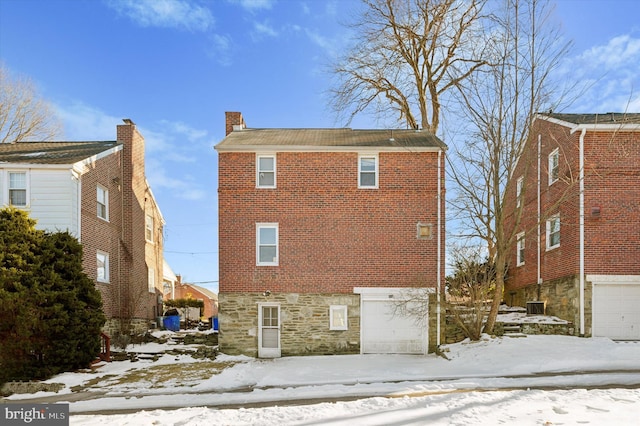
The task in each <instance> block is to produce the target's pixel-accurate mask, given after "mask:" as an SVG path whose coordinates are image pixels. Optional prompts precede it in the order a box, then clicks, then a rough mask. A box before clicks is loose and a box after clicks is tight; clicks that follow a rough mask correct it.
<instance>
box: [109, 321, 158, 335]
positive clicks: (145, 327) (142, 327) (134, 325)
mask: <svg viewBox="0 0 640 426" xmlns="http://www.w3.org/2000/svg"><path fill="white" fill-rule="evenodd" d="M123 321H124V320H121V319H119V318H111V319H108V320H107V322H106V323H105V324H104V326H103V327H102V332H103V333H105V334H106V335H107V336H110V337H113V336H117V335H118V334H120V332H121V330H122V327H123V324H122V323H123ZM126 322H128V323H129V324H128V326H125V327H126V328H128V329H129V334H130V335H138V334H144V333H146V332H147V331H149V328H150V325H151V321H149V320H147V319H144V318H134V319H132V320H126Z"/></svg>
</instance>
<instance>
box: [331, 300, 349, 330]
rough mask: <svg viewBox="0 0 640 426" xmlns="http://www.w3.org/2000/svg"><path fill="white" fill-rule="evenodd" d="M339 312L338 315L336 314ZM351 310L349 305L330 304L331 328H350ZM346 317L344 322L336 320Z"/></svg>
mask: <svg viewBox="0 0 640 426" xmlns="http://www.w3.org/2000/svg"><path fill="white" fill-rule="evenodd" d="M337 313H339V314H338V315H336V314H337ZM348 313H349V310H348V309H347V305H330V306H329V330H340V331H344V330H348V329H349V316H348ZM339 318H342V319H344V324H336V322H335V321H336V320H337V319H339Z"/></svg>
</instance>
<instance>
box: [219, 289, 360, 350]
mask: <svg viewBox="0 0 640 426" xmlns="http://www.w3.org/2000/svg"><path fill="white" fill-rule="evenodd" d="M218 298H219V306H220V311H219V313H218V320H219V321H220V330H219V336H218V338H219V344H220V352H223V353H225V354H229V355H239V354H242V355H247V356H251V357H257V356H258V303H260V302H261V303H266V302H269V303H279V304H280V329H281V339H280V345H281V350H282V356H292V355H324V354H358V353H360V296H359V295H357V294H299V293H284V294H276V295H273V294H272V295H269V296H264V295H263V294H262V293H220V294H219V295H218ZM330 305H346V306H347V315H348V330H329V306H330Z"/></svg>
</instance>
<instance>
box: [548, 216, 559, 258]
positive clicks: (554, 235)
mask: <svg viewBox="0 0 640 426" xmlns="http://www.w3.org/2000/svg"><path fill="white" fill-rule="evenodd" d="M556 247H560V215H559V214H557V215H554V216H551V217H550V218H549V219H548V220H547V250H551V249H554V248H556Z"/></svg>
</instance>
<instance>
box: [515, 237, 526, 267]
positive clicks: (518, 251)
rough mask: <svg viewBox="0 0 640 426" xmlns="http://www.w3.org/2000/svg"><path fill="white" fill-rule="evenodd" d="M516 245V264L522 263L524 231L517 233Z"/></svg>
mask: <svg viewBox="0 0 640 426" xmlns="http://www.w3.org/2000/svg"><path fill="white" fill-rule="evenodd" d="M516 238H517V241H518V242H517V247H516V257H517V259H516V264H517V266H522V265H524V232H521V233H519V234H518V235H517V237H516Z"/></svg>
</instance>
